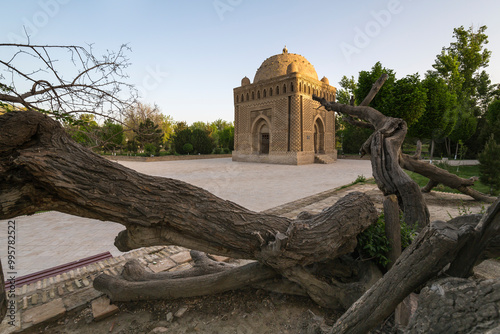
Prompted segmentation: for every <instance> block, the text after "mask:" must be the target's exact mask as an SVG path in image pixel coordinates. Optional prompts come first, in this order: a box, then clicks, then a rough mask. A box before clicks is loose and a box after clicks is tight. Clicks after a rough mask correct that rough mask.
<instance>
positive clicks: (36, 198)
mask: <svg viewBox="0 0 500 334" xmlns="http://www.w3.org/2000/svg"><path fill="white" fill-rule="evenodd" d="M0 180H1V181H2V182H1V183H0V218H1V219H6V218H11V217H15V216H18V215H21V214H33V213H35V212H36V211H39V210H57V211H60V212H65V213H69V214H74V215H78V216H82V217H88V218H94V219H99V220H106V221H113V222H117V223H120V224H122V225H124V226H125V227H126V229H125V230H124V231H122V232H120V233H119V235H118V236H117V238H116V240H115V245H116V246H117V248H118V249H120V250H121V251H127V250H131V249H134V248H138V247H143V246H152V245H168V244H173V245H179V246H183V247H186V248H190V249H196V250H199V251H202V252H206V253H210V254H217V255H225V256H229V257H232V258H241V259H252V260H257V261H259V262H260V264H259V265H257V264H255V265H252V266H249V267H248V268H253V269H254V271H255V277H258V275H257V274H258V273H261V274H262V275H263V277H261V278H259V279H257V278H256V280H257V281H261V280H262V279H264V278H265V277H267V276H269V275H271V273H273V275H276V274H277V273H278V274H279V273H281V272H285V270H287V269H289V268H295V267H298V268H300V267H302V266H307V265H310V264H314V263H317V262H321V261H326V260H329V259H335V258H337V257H339V256H340V255H343V254H348V253H350V252H352V251H353V250H354V248H355V247H356V244H357V240H356V236H357V235H358V234H359V233H360V232H361V231H363V230H364V229H366V228H367V227H368V226H370V225H371V224H372V223H373V222H375V221H376V220H377V212H376V209H375V207H374V206H373V203H372V202H371V201H370V199H369V197H368V196H367V195H364V194H362V193H351V194H349V195H347V196H346V197H344V198H342V199H341V200H339V201H338V202H337V203H336V204H335V205H334V206H332V207H331V208H328V209H327V210H324V211H323V212H322V213H320V214H317V215H312V216H310V217H308V218H307V219H296V220H292V219H288V218H284V217H278V216H273V215H266V214H262V213H258V212H252V211H250V210H247V209H245V208H243V207H241V206H239V205H237V204H235V203H232V202H230V201H226V200H222V199H220V198H218V197H216V196H214V195H212V194H211V193H209V192H207V191H205V190H203V189H201V188H198V187H195V186H192V185H190V184H187V183H184V182H181V181H178V180H172V179H168V178H160V177H154V176H149V175H144V174H140V173H137V172H135V171H133V170H130V169H128V168H126V167H123V166H122V165H119V164H117V163H113V162H111V161H108V160H106V159H104V158H102V157H100V156H98V155H96V154H94V153H92V152H91V151H89V150H87V149H85V148H83V147H81V146H80V145H78V144H76V143H74V142H73V141H72V140H71V139H70V138H69V137H68V136H67V135H66V133H65V131H64V130H63V129H62V127H61V126H60V125H59V124H58V123H57V122H55V121H54V120H52V119H50V118H49V117H47V116H44V115H42V114H40V113H37V112H31V111H22V112H21V111H19V112H9V113H6V114H4V115H2V116H0ZM258 266H262V269H258V268H260V267H258ZM269 267H270V268H269ZM256 268H257V269H256ZM271 268H272V269H271ZM228 269H229V270H230V271H232V272H233V273H236V274H238V275H241V277H243V278H245V277H249V276H250V272H251V271H250V270H249V269H245V268H240V267H238V268H228ZM286 272H289V271H286ZM212 275H214V278H213V279H214V281H210V282H215V281H217V279H218V280H225V279H226V277H227V276H225V275H228V274H227V273H226V271H224V272H220V273H214V274H212ZM245 275H246V276H245ZM266 275H267V276H266ZM203 277H204V279H205V278H206V279H209V277H208V276H207V275H203ZM186 279H188V278H186ZM200 280H201V278H199V279H198V280H196V279H194V280H193V282H194V283H193V285H196V284H199V282H200ZM234 280H235V282H233V284H236V285H237V282H236V281H237V280H238V278H237V277H235V278H234ZM243 281H245V282H247V283H248V284H251V283H252V282H253V280H252V281H249V280H247V279H246V278H245V279H243ZM117 282H118V281H117V280H116V279H113V278H111V277H106V276H103V277H102V278H101V279H99V280H97V283H96V286H97V287H99V288H100V289H102V290H103V291H106V292H107V293H109V294H112V295H113V297H114V298H117V297H116V295H117V293H116V292H115V293H113V292H112V290H116V291H125V290H127V289H132V287H133V286H143V287H144V289H147V286H149V285H148V284H146V283H140V282H129V283H126V282H122V281H120V283H117ZM207 282H208V281H207ZM240 282H241V281H240ZM125 283H126V284H125ZM149 283H150V284H151V287H154V288H155V289H156V288H157V286H156V285H155V284H160V283H155V282H154V280H151V281H150V282H149ZM177 283H179V282H177ZM207 284H208V283H207ZM214 284H215V283H214ZM303 288H304V290H306V291H308V292H310V295H311V297H312V298H313V299H318V300H319V299H320V296H315V295H314V294H315V292H314V291H313V290H311V289H309V290H308V288H307V287H303ZM173 289H178V288H173ZM132 290H133V289H132ZM167 290H168V291H171V290H172V289H167ZM193 290H194V288H193ZM136 291H139V292H138V293H137V297H133V296H132V293H131V295H128V296H127V297H126V298H129V299H130V298H139V297H138V296H145V298H146V297H147V296H148V295H147V293H145V292H144V290H140V289H136ZM196 291H199V290H196ZM123 293H125V292H123ZM169 293H171V292H168V293H167V292H166V295H168V294H169ZM156 295H157V296H158V294H156ZM330 304H332V303H330ZM347 304H348V302H343V305H347Z"/></svg>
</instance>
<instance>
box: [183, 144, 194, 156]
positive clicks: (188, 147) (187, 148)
mask: <svg viewBox="0 0 500 334" xmlns="http://www.w3.org/2000/svg"><path fill="white" fill-rule="evenodd" d="M182 149H183V150H184V152H186V153H187V154H189V153H191V152H193V145H191V144H190V143H185V144H184V145H183V146H182Z"/></svg>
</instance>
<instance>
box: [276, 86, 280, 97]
mask: <svg viewBox="0 0 500 334" xmlns="http://www.w3.org/2000/svg"><path fill="white" fill-rule="evenodd" d="M276 95H280V87H279V86H276Z"/></svg>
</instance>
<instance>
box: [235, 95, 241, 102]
mask: <svg viewBox="0 0 500 334" xmlns="http://www.w3.org/2000/svg"><path fill="white" fill-rule="evenodd" d="M238 102H240V97H239V96H238V95H236V103H238Z"/></svg>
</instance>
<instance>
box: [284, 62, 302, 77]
mask: <svg viewBox="0 0 500 334" xmlns="http://www.w3.org/2000/svg"><path fill="white" fill-rule="evenodd" d="M298 71H299V67H298V66H297V63H296V62H294V61H293V62H291V63H290V64H288V66H287V68H286V74H290V73H296V72H298Z"/></svg>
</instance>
